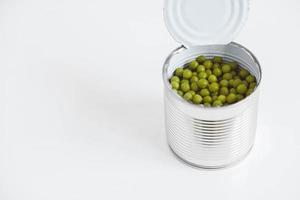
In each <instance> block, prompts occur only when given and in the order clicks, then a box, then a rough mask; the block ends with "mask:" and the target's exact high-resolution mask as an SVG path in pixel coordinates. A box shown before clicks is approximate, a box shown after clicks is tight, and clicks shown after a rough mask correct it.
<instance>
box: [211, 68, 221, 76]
mask: <svg viewBox="0 0 300 200" xmlns="http://www.w3.org/2000/svg"><path fill="white" fill-rule="evenodd" d="M213 74H214V75H215V76H217V77H219V76H221V75H222V70H221V69H220V68H215V69H214V70H213Z"/></svg>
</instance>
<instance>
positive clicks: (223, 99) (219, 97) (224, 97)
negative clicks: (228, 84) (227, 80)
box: [217, 95, 226, 104]
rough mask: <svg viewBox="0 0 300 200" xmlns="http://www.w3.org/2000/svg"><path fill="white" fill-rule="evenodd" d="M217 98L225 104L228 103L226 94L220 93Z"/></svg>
mask: <svg viewBox="0 0 300 200" xmlns="http://www.w3.org/2000/svg"><path fill="white" fill-rule="evenodd" d="M217 100H219V101H221V102H222V103H223V104H224V103H226V96H225V95H219V96H218V98H217Z"/></svg>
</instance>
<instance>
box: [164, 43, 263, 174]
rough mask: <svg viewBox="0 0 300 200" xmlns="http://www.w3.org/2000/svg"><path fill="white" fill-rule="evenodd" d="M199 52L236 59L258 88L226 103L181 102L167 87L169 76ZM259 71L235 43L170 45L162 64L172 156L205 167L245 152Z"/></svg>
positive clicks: (250, 137) (249, 144) (253, 126)
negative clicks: (227, 104) (170, 50)
mask: <svg viewBox="0 0 300 200" xmlns="http://www.w3.org/2000/svg"><path fill="white" fill-rule="evenodd" d="M198 55H205V56H207V57H212V56H217V55H218V56H222V57H224V58H225V59H226V60H235V61H237V62H239V63H240V64H241V65H242V66H243V67H244V68H246V69H248V70H249V71H251V73H252V74H253V75H255V76H256V78H257V81H258V86H257V88H256V89H255V91H254V92H253V93H252V94H251V95H250V96H249V97H247V98H245V99H244V100H242V101H240V102H238V103H236V104H233V105H229V106H225V107H218V108H206V107H203V106H197V105H193V104H190V103H188V102H186V101H185V100H183V99H182V98H181V97H180V96H178V95H177V94H176V93H174V92H173V91H172V88H171V87H170V84H169V78H170V77H171V76H172V73H173V72H174V70H175V69H176V67H178V66H182V65H184V64H185V63H187V62H189V61H191V60H192V59H194V58H195V57H197V56H198ZM261 74H262V73H261V68H260V65H259V62H258V61H257V59H256V58H255V56H254V55H253V54H252V53H251V52H250V51H249V50H247V49H246V48H245V47H243V46H241V45H239V44H237V43H230V44H228V45H213V46H200V47H193V48H188V49H186V48H184V47H180V48H178V49H176V50H174V51H173V52H172V53H171V54H170V56H169V57H168V58H167V60H166V62H165V64H164V67H163V80H164V99H165V124H166V133H167V139H168V143H169V146H170V148H171V149H172V151H173V152H174V153H175V154H176V156H178V157H179V158H180V159H181V160H183V161H184V162H186V163H187V164H189V165H192V166H194V167H200V168H206V169H218V168H224V167H227V166H230V165H232V164H234V163H237V162H238V161H240V160H242V159H243V158H245V157H246V155H247V154H248V153H249V152H250V150H251V148H252V146H253V144H254V140H255V132H256V121H257V107H258V105H257V104H258V98H259V88H260V82H261Z"/></svg>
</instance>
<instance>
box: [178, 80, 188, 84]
mask: <svg viewBox="0 0 300 200" xmlns="http://www.w3.org/2000/svg"><path fill="white" fill-rule="evenodd" d="M182 83H190V82H189V80H186V79H182V80H181V81H180V84H182Z"/></svg>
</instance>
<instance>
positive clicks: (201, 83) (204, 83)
mask: <svg viewBox="0 0 300 200" xmlns="http://www.w3.org/2000/svg"><path fill="white" fill-rule="evenodd" d="M208 84H209V83H208V81H207V80H206V79H203V78H202V79H200V80H199V81H198V87H199V88H201V89H204V88H206V87H207V86H208Z"/></svg>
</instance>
